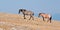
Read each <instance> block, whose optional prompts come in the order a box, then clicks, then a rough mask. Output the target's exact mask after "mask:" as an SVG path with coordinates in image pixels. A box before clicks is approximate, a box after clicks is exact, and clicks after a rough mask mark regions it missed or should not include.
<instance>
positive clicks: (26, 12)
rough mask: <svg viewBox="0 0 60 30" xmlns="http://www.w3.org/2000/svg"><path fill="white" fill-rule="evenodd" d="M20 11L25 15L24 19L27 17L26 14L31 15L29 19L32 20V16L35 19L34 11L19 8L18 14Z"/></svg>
mask: <svg viewBox="0 0 60 30" xmlns="http://www.w3.org/2000/svg"><path fill="white" fill-rule="evenodd" d="M20 12H22V14H23V15H24V16H23V17H24V19H26V17H25V15H29V16H30V18H29V20H30V19H31V18H32V19H33V20H34V17H33V16H34V12H32V11H28V10H26V9H19V12H18V14H20Z"/></svg>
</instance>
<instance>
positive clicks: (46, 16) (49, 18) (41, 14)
mask: <svg viewBox="0 0 60 30" xmlns="http://www.w3.org/2000/svg"><path fill="white" fill-rule="evenodd" d="M40 16H41V17H42V18H43V21H45V20H44V19H45V18H46V19H48V21H50V23H51V19H52V16H51V15H50V14H46V13H39V15H38V17H40ZM48 21H47V22H48Z"/></svg>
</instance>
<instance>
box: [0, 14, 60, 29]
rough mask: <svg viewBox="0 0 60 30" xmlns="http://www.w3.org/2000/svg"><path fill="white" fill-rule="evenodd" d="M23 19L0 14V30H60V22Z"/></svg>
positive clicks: (15, 15) (35, 18) (14, 15)
mask: <svg viewBox="0 0 60 30" xmlns="http://www.w3.org/2000/svg"><path fill="white" fill-rule="evenodd" d="M26 18H27V19H23V16H22V15H17V14H6V13H0V30H60V21H54V20H52V23H49V22H43V21H42V19H41V18H37V17H34V20H28V18H29V17H27V16H26Z"/></svg>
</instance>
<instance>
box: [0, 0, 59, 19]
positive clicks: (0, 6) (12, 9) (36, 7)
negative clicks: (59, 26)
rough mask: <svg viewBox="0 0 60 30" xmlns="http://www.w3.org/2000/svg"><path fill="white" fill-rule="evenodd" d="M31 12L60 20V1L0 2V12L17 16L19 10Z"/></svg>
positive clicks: (21, 0)
mask: <svg viewBox="0 0 60 30" xmlns="http://www.w3.org/2000/svg"><path fill="white" fill-rule="evenodd" d="M22 8H23V9H27V10H31V11H33V12H34V13H35V16H38V13H40V12H42V13H47V14H51V15H52V17H53V18H52V19H55V20H60V0H0V12H4V13H11V14H18V11H19V9H22Z"/></svg>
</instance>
